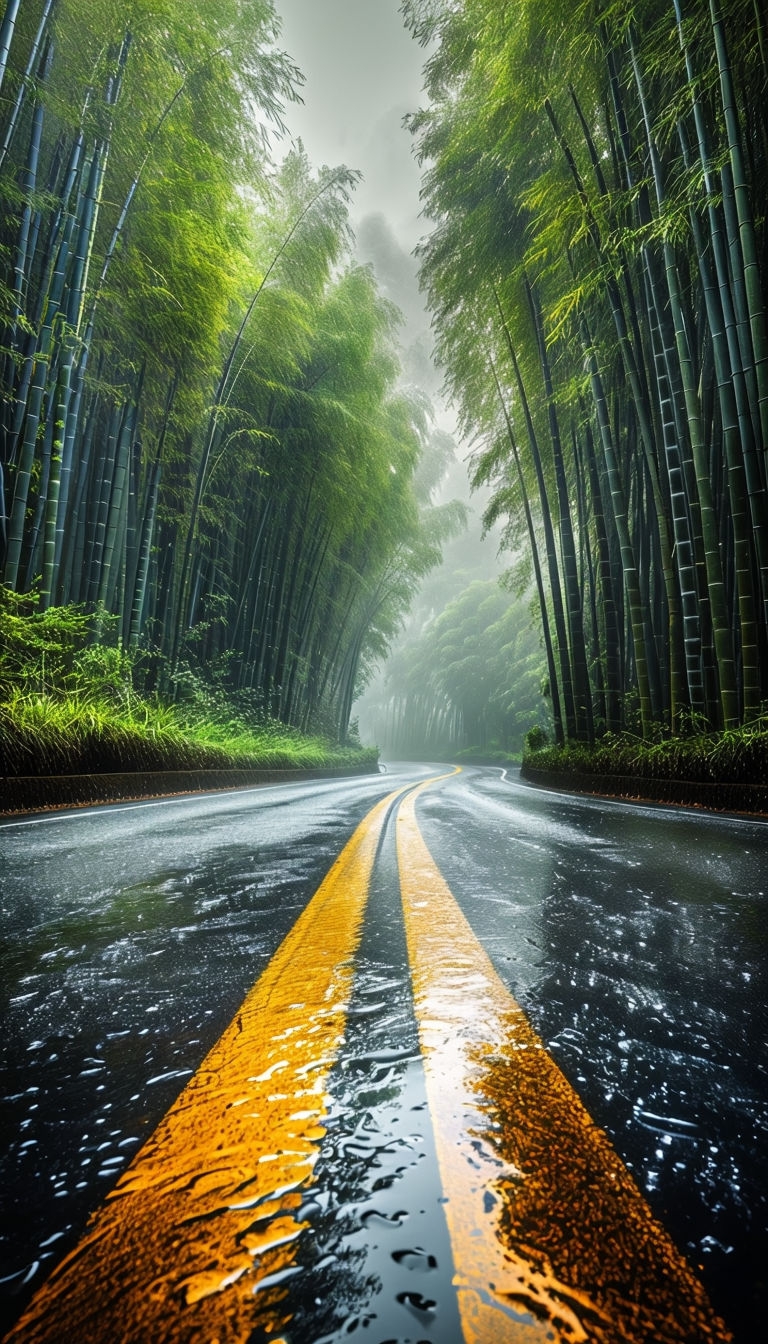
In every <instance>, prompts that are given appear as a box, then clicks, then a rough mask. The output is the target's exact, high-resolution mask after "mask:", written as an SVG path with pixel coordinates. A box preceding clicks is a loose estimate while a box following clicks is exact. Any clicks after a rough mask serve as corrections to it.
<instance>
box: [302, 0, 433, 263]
mask: <svg viewBox="0 0 768 1344" xmlns="http://www.w3.org/2000/svg"><path fill="white" fill-rule="evenodd" d="M275 8H276V9H277V11H278V13H279V14H280V16H281V18H282V24H283V35H282V42H281V45H282V46H283V47H284V48H285V50H286V51H287V52H288V53H289V54H290V55H291V56H292V57H293V59H294V60H295V61H296V63H297V65H298V66H299V67H300V68H301V70H302V72H303V74H304V76H305V78H306V84H305V86H304V89H303V98H304V106H303V107H302V106H298V107H293V106H289V107H288V110H287V120H288V123H289V125H290V128H291V131H292V133H293V134H294V135H296V136H301V139H302V140H303V141H304V145H305V147H306V149H307V152H308V154H309V157H310V159H311V160H312V162H314V163H316V164H318V165H319V164H323V163H327V164H331V165H333V166H335V165H336V164H339V163H345V164H347V166H348V167H350V168H359V169H360V170H361V171H362V173H363V174H364V181H363V182H362V183H361V184H360V186H359V187H358V189H357V192H356V196H355V205H354V208H353V218H354V219H357V220H359V219H360V218H361V217H362V216H364V215H366V214H369V213H372V212H377V211H381V212H382V213H383V214H385V215H386V217H387V219H388V220H389V222H390V224H391V225H392V227H393V229H394V230H395V233H396V234H397V236H398V238H399V239H400V241H401V242H402V243H403V244H404V245H405V246H407V247H408V248H410V247H412V246H413V244H414V243H415V242H416V240H417V239H418V237H419V236H420V234H421V233H422V232H423V231H424V228H423V224H422V223H420V222H419V220H418V218H417V217H418V213H419V208H420V207H419V199H418V195H419V172H418V168H417V166H416V164H415V163H414V161H413V157H412V155H411V149H410V146H411V137H410V136H409V134H408V132H407V131H405V130H404V129H403V127H402V125H401V122H402V118H403V115H404V114H405V113H406V112H411V111H414V110H415V109H416V108H417V107H418V106H419V104H420V102H421V83H422V80H421V67H422V63H423V61H424V51H423V49H422V48H421V47H420V46H419V45H418V43H416V42H414V41H413V39H412V38H411V37H410V36H409V34H408V33H407V32H406V30H405V28H404V27H403V23H402V19H401V17H400V14H399V12H398V0H275Z"/></svg>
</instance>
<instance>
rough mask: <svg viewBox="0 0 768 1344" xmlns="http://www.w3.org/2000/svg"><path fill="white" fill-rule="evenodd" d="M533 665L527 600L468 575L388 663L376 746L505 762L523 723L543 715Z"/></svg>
mask: <svg viewBox="0 0 768 1344" xmlns="http://www.w3.org/2000/svg"><path fill="white" fill-rule="evenodd" d="M541 668H542V655H541V647H540V642H539V638H538V635H537V633H536V630H535V628H534V626H533V624H532V621H531V619H530V613H529V604H528V601H526V600H521V599H520V598H515V597H514V596H512V595H511V594H509V593H508V592H505V591H504V590H503V589H502V588H501V587H500V586H499V584H498V583H497V582H496V580H493V579H490V580H486V581H480V580H476V581H474V582H472V583H470V584H469V585H468V586H467V587H466V588H465V589H464V590H463V591H462V592H461V593H460V594H459V596H458V597H457V598H455V599H454V600H453V601H451V602H449V603H448V605H447V606H446V607H445V609H444V610H443V611H442V612H441V613H440V614H439V615H438V616H437V617H436V619H435V620H434V621H432V622H430V623H429V624H428V625H427V626H426V628H425V629H424V630H423V631H422V632H421V633H420V635H418V636H417V637H416V638H414V639H411V640H409V641H408V642H406V643H405V644H404V645H403V646H402V647H401V648H400V649H399V650H398V652H397V653H396V654H395V656H393V657H392V659H391V660H390V662H389V664H388V666H387V688H388V691H389V704H388V707H387V710H386V715H385V722H386V723H388V725H389V726H388V729H387V736H386V738H385V742H384V745H386V748H387V750H388V751H389V752H391V753H393V754H402V755H405V756H413V755H416V756H419V755H423V754H426V755H432V756H434V755H438V756H445V755H450V756H452V757H453V756H457V759H458V755H457V753H460V752H461V753H469V755H470V756H472V757H474V758H475V759H478V758H479V757H480V756H482V757H483V759H498V760H509V759H510V758H511V757H512V756H515V755H518V754H519V753H520V751H521V749H522V741H523V735H524V733H525V730H526V728H527V727H528V726H529V725H530V723H531V720H532V719H535V718H536V717H540V718H541V719H545V718H546V713H547V711H546V706H545V703H544V701H543V699H542V696H541V692H540V686H541Z"/></svg>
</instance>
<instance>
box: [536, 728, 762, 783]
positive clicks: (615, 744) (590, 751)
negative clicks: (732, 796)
mask: <svg viewBox="0 0 768 1344" xmlns="http://www.w3.org/2000/svg"><path fill="white" fill-rule="evenodd" d="M526 747H527V749H526V753H525V757H524V761H525V762H527V763H530V764H531V766H534V767H535V768H536V769H537V770H547V771H553V772H558V773H563V774H573V775H600V776H607V777H610V776H632V777H636V778H639V779H664V780H667V779H670V780H689V781H694V782H698V783H705V784H706V783H711V784H729V783H735V784H762V783H764V782H765V781H766V780H768V714H763V715H762V716H760V717H759V718H757V719H756V720H754V722H752V723H751V724H749V725H748V726H746V727H743V728H738V729H733V730H731V731H729V732H725V733H697V734H695V735H692V736H689V737H670V736H668V735H664V736H662V737H660V740H659V741H657V742H647V741H642V740H641V739H639V738H637V737H634V736H632V735H630V734H624V735H616V736H614V735H613V734H606V736H605V737H603V738H602V739H601V741H600V743H599V744H598V745H597V746H595V747H592V748H590V747H587V746H585V745H581V744H577V743H571V744H569V745H568V746H567V747H564V748H557V747H547V746H544V747H535V746H528V744H527V743H526Z"/></svg>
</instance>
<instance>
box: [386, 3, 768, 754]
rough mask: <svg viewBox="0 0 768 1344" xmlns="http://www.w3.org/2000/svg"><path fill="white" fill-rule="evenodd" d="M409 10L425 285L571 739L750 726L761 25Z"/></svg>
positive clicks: (766, 420) (757, 690) (763, 592)
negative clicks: (691, 720)
mask: <svg viewBox="0 0 768 1344" xmlns="http://www.w3.org/2000/svg"><path fill="white" fill-rule="evenodd" d="M403 10H404V13H405V16H406V20H407V22H408V23H409V25H410V26H411V28H412V29H413V31H414V33H415V35H416V36H417V37H418V38H419V39H420V40H422V41H424V42H429V43H430V54H429V56H428V59H427V67H426V90H427V95H428V101H427V103H426V105H425V107H424V108H423V109H421V110H420V111H419V112H418V113H416V114H415V115H414V116H413V117H411V119H410V124H411V128H412V130H413V132H414V134H415V137H416V141H417V148H418V152H419V154H420V156H421V160H422V162H423V164H424V178H423V193H422V195H423V199H424V202H425V209H426V213H427V215H428V216H429V217H430V218H431V220H432V223H433V228H432V231H431V233H430V234H429V235H428V237H427V238H426V239H425V241H424V243H423V244H422V246H421V249H420V254H421V280H422V284H423V286H424V288H425V289H426V292H427V294H428V297H429V303H430V307H431V309H432V313H433V317H434V325H435V331H436V339H437V349H438V354H439V357H440V360H441V362H442V364H443V366H444V368H445V372H446V382H447V386H448V388H449V390H450V392H451V393H452V394H453V396H454V399H455V401H456V404H457V408H458V413H459V416H460V420H461V424H462V427H463V429H464V430H465V432H466V434H467V436H471V437H472V438H473V440H474V441H475V442H476V443H477V444H478V448H477V452H476V457H475V458H474V461H473V467H474V472H473V475H474V480H475V483H476V484H478V485H480V484H482V485H485V486H488V487H490V489H491V490H492V492H493V493H492V497H491V500H490V503H489V506H488V509H487V511H486V515H485V518H486V521H487V522H488V523H489V524H490V523H501V524H502V525H503V526H504V528H505V534H504V539H505V543H506V544H507V545H508V547H509V549H510V550H511V551H513V552H516V551H517V550H518V549H519V547H520V546H521V545H522V544H525V545H526V546H527V547H528V548H529V550H530V553H531V556H532V559H533V561H534V582H535V583H536V587H537V594H538V600H539V611H540V619H541V623H542V630H543V635H544V644H545V651H546V657H547V675H548V679H549V684H550V692H551V703H552V710H553V720H554V730H555V735H556V737H557V739H558V740H559V741H562V740H563V739H565V738H569V739H572V740H575V739H579V740H583V741H585V742H589V741H590V740H591V739H592V738H593V736H594V735H595V734H597V735H598V736H599V735H600V733H602V732H603V731H605V730H606V729H607V730H608V731H610V732H616V731H617V730H619V729H620V728H622V727H623V728H629V727H631V726H634V725H635V722H637V726H638V728H639V730H640V732H641V733H643V734H644V735H646V736H647V737H649V738H650V737H651V736H652V735H653V732H654V724H655V723H661V722H663V723H664V724H665V725H667V726H668V727H669V728H671V729H672V731H673V732H674V733H677V732H681V733H682V732H685V731H687V728H686V723H685V719H686V715H687V713H689V712H690V713H691V714H693V716H694V717H697V716H698V717H699V718H700V719H701V721H702V722H703V723H704V724H705V725H706V726H707V727H708V728H710V729H714V728H717V727H718V726H720V725H725V726H727V727H728V726H731V727H735V726H736V725H737V724H738V722H739V721H741V722H743V723H746V722H749V721H750V720H751V719H753V718H754V716H755V714H756V713H758V712H759V707H760V704H761V702H764V701H765V698H766V695H768V679H767V678H768V623H767V621H766V616H767V614H768V507H767V504H766V492H765V474H764V466H763V461H764V453H765V451H766V447H768V330H767V329H768V307H767V304H766V275H765V265H764V263H765V256H766V248H765V243H766V218H765V211H764V208H763V202H764V200H765V196H766V186H767V185H768V157H767V156H766V141H765V137H764V135H762V134H761V131H760V127H761V121H762V108H763V102H764V89H765V24H764V19H763V17H762V14H761V11H760V10H759V7H758V6H756V5H754V3H753V0H729V2H728V3H723V4H714V3H712V4H709V5H708V4H695V3H687V2H686V0H683V3H682V4H681V5H677V4H675V5H672V4H670V3H666V2H665V3H662V0H658V2H657V0H653V2H652V3H647V4H643V5H639V6H633V7H631V8H629V9H628V8H627V7H626V6H622V5H617V4H609V5H607V6H606V5H602V4H601V5H598V4H595V3H594V0H583V3H578V4H576V5H570V6H568V5H563V4H562V3H560V0H543V3H542V2H541V0H520V2H519V3H516V4H514V5H500V4H498V3H497V2H496V0H455V2H454V0H451V3H441V2H440V0H407V3H405V4H404V6H403ZM742 247H743V251H742ZM734 258H736V259H737V260H736V264H735V265H734ZM739 315H740V316H739ZM731 323H733V324H735V325H738V327H739V331H740V333H741V336H740V337H739V340H738V341H734V340H733V339H732V338H733V334H734V329H735V328H734V327H732V326H731ZM737 346H738V348H737Z"/></svg>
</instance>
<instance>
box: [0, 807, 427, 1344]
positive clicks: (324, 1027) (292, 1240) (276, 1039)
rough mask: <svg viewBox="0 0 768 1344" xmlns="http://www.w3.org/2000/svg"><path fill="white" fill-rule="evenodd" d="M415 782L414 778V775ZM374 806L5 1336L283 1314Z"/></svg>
mask: <svg viewBox="0 0 768 1344" xmlns="http://www.w3.org/2000/svg"><path fill="white" fill-rule="evenodd" d="M406 787H410V786H406ZM403 792H405V790H404V789H398V790H395V792H393V793H390V794H389V796H388V797H386V798H384V799H383V800H382V801H381V802H380V803H378V804H377V805H376V807H374V808H373V809H372V811H371V812H370V813H369V814H368V816H367V817H366V818H365V819H364V820H363V821H362V822H361V824H360V825H359V826H358V828H357V830H356V831H355V833H354V835H353V836H352V838H351V840H350V841H349V843H348V844H347V846H346V847H345V849H344V850H343V851H342V853H341V855H340V856H339V858H338V859H337V860H336V862H335V863H334V865H333V867H332V868H331V870H330V872H329V873H328V876H327V877H326V878H325V880H324V881H323V883H322V885H321V886H320V887H319V888H318V890H317V892H316V893H315V895H314V896H313V898H312V900H311V901H310V902H309V904H308V906H307V907H306V909H305V910H304V911H303V913H302V914H301V916H300V917H299V919H298V920H297V921H296V923H295V925H294V927H293V929H292V930H291V932H290V933H289V934H288V936H287V937H286V938H285V940H284V942H283V943H282V944H281V946H280V947H279V949H278V951H277V952H276V954H275V956H274V957H273V959H272V961H271V962H270V964H269V966H268V967H267V969H266V970H265V971H264V973H263V975H262V976H261V977H260V979H259V980H258V981H257V982H256V984H255V986H254V987H253V989H252V990H251V991H250V993H249V994H248V996H247V997H246V999H245V1001H244V1003H243V1005H242V1007H241V1009H240V1012H239V1013H238V1014H237V1016H236V1017H235V1018H234V1020H233V1021H232V1022H231V1023H230V1025H229V1027H228V1028H227V1030H226V1031H225V1032H224V1034H223V1035H222V1036H221V1038H220V1039H219V1041H218V1042H217V1044H216V1045H215V1046H214V1047H213V1049H212V1050H211V1051H210V1053H209V1054H208V1056H207V1057H206V1059H205V1060H204V1061H203V1064H202V1065H201V1067H200V1069H199V1070H198V1072H197V1073H196V1074H195V1075H194V1077H193V1078H191V1079H190V1081H189V1083H188V1085H187V1086H186V1087H185V1089H184V1091H183V1092H182V1093H181V1095H180V1096H179V1098H178V1100H177V1101H176V1103H175V1104H174V1105H173V1107H172V1108H171V1109H170V1110H169V1111H168V1113H167V1115H166V1116H165V1118H164V1119H163V1120H162V1121H161V1122H160V1124H159V1126H158V1127H157V1129H156V1130H155V1132H154V1134H153V1135H152V1137H151V1138H150V1139H149V1140H148V1141H147V1143H146V1144H145V1145H144V1147H143V1148H142V1149H141V1151H140V1152H139V1153H138V1154H137V1156H136V1158H135V1159H134V1161H133V1162H132V1163H131V1165H130V1167H128V1168H127V1170H126V1171H125V1173H124V1174H123V1176H122V1178H121V1179H120V1181H119V1182H118V1184H117V1186H116V1187H115V1189H114V1191H113V1192H112V1195H111V1196H110V1198H109V1200H108V1202H107V1203H106V1204H105V1205H104V1206H103V1207H102V1208H101V1209H100V1210H99V1211H97V1212H96V1213H95V1214H94V1215H93V1217H92V1219H91V1221H90V1224H89V1227H88V1229H87V1230H86V1232H85V1234H84V1236H83V1238H82V1240H81V1241H80V1242H79V1244H78V1245H77V1246H76V1247H75V1249H74V1250H73V1251H72V1252H71V1254H70V1255H69V1256H68V1257H66V1258H65V1259H64V1260H63V1261H62V1262H61V1264H60V1265H59V1266H58V1267H57V1269H55V1270H54V1272H53V1273H52V1274H51V1276H50V1278H49V1279H48V1280H47V1282H46V1283H44V1284H43V1285H42V1287H41V1289H40V1290H39V1292H38V1293H37V1295H36V1296H35V1297H34V1298H33V1300H32V1302H31V1304H30V1306H29V1307H28V1309H27V1311H26V1312H25V1313H24V1315H23V1316H22V1317H21V1319H20V1320H19V1321H18V1322H17V1324H16V1326H15V1328H14V1329H13V1330H12V1331H11V1332H10V1334H9V1335H8V1337H7V1339H8V1341H9V1342H10V1341H14V1344H22V1341H23V1344H37V1341H41V1342H42V1341H47V1342H48V1344H61V1341H62V1340H66V1339H71V1340H76V1341H77V1344H97V1342H98V1344H105V1342H106V1341H109V1344H121V1342H127V1341H133V1344H138V1342H140V1344H162V1341H167V1342H168V1344H180V1341H194V1342H195V1344H234V1341H246V1340H248V1339H250V1337H251V1334H252V1332H253V1331H254V1330H255V1329H256V1328H257V1327H258V1328H260V1329H261V1330H262V1331H264V1333H266V1334H269V1335H273V1334H276V1333H277V1332H278V1331H279V1330H280V1329H281V1328H283V1327H284V1326H285V1324H286V1318H285V1311H284V1308H283V1307H281V1302H282V1301H283V1299H284V1298H285V1296H286V1289H285V1287H284V1286H283V1283H284V1281H285V1280H286V1279H288V1278H289V1277H290V1276H291V1275H292V1274H294V1273H296V1272H298V1267H297V1266H296V1264H295V1252H296V1239H297V1237H298V1236H299V1234H300V1232H301V1230H302V1228H303V1227H304V1226H305V1224H304V1223H303V1222H301V1221H300V1220H299V1219H298V1217H297V1212H298V1209H299V1207H300V1205H301V1203H302V1200H303V1192H304V1191H305V1190H306V1188H307V1186H308V1185H310V1184H311V1181H312V1170H313V1166H314V1163H315V1160H316V1158H317V1155H318V1151H319V1140H320V1139H321V1138H322V1136H323V1134H324V1133H325V1130H324V1128H323V1123H322V1122H323V1119H324V1117H325V1115H326V1092H325V1087H326V1081H327V1078H328V1074H329V1072H330V1069H331V1067H332V1065H333V1063H334V1060H335V1058H336V1055H337V1053H338V1050H339V1046H340V1044H341V1041H342V1036H343V1030H344V1024H345V1019H346V1011H347V1007H348V1003H349V996H350V989H351V982H352V958H353V956H354V953H355V951H356V949H357V946H358V943H359V940H360V933H361V928H362V920H363V914H364V910H365V903H366V900H367V896H368V888H369V883H370V876H371V871H372V868H373V862H374V859H375V856H376V851H377V846H378V843H379V838H380V836H381V832H382V829H383V826H384V823H385V821H386V818H387V813H388V810H389V808H390V805H391V804H392V803H393V802H394V800H395V799H396V798H398V797H399V796H400V795H401V794H402V793H403Z"/></svg>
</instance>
